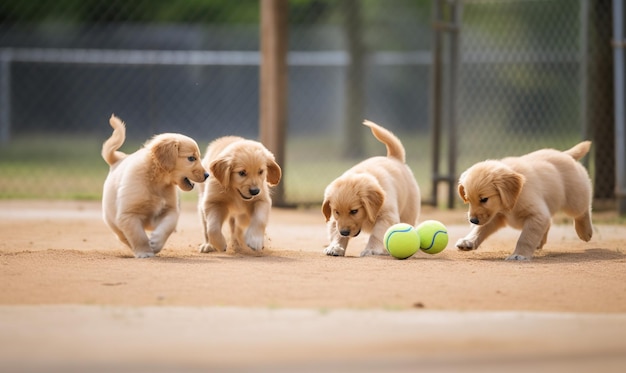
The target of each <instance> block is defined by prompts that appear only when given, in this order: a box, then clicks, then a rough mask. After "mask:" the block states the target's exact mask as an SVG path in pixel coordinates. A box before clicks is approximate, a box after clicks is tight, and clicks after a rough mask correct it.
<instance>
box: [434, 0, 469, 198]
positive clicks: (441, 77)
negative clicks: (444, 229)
mask: <svg viewBox="0 0 626 373" xmlns="http://www.w3.org/2000/svg"><path fill="white" fill-rule="evenodd" d="M444 3H447V4H449V9H447V12H446V9H445V8H444ZM461 6H462V2H461V1H456V0H454V1H441V0H437V1H435V4H434V7H433V8H434V10H433V12H434V24H433V28H434V43H433V44H434V45H433V67H432V69H433V72H432V76H433V78H432V79H433V83H432V91H431V97H432V101H433V109H432V115H433V119H432V134H433V135H432V142H433V144H432V145H433V160H432V161H433V163H432V166H433V167H432V173H433V175H432V181H433V187H432V203H433V204H434V205H435V206H436V205H437V203H438V192H437V189H438V186H439V183H440V182H446V183H447V184H448V204H447V206H448V208H449V209H452V208H454V201H455V199H456V188H455V183H456V177H457V175H456V161H457V142H456V136H457V133H456V132H457V94H458V89H457V88H458V71H459V64H460V56H459V47H460V43H459V34H460V22H461ZM446 13H449V15H448V17H446ZM447 18H449V21H446V19H447ZM444 34H448V35H449V61H448V64H447V69H446V68H445V67H446V63H445V61H444V47H443V45H444V41H443V36H444ZM446 78H447V79H446ZM444 113H447V129H448V133H447V135H448V148H447V150H448V155H447V157H448V159H447V161H448V171H447V175H444V174H442V173H441V171H440V161H441V157H440V156H441V152H442V148H441V136H442V130H443V127H444Z"/></svg>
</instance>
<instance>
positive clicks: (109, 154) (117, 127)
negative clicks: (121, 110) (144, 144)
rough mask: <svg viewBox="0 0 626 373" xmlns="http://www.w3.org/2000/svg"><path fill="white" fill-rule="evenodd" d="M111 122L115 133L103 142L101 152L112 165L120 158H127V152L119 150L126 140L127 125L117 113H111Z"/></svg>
mask: <svg viewBox="0 0 626 373" xmlns="http://www.w3.org/2000/svg"><path fill="white" fill-rule="evenodd" d="M109 124H110V125H111V127H113V134H112V135H111V137H109V139H108V140H107V141H105V142H104V144H102V153H101V154H102V158H104V160H105V161H106V163H108V164H109V166H112V165H114V164H115V163H116V162H117V161H119V160H120V159H124V158H126V153H123V152H120V151H118V150H117V149H119V148H120V147H121V146H122V144H123V143H124V140H126V125H125V124H124V122H122V121H121V120H120V118H118V117H116V116H115V115H111V119H109Z"/></svg>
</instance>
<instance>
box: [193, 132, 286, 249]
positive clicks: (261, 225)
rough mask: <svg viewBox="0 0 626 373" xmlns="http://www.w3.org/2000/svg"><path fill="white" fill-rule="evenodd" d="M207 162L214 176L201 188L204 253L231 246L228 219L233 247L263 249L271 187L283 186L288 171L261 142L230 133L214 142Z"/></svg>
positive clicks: (206, 159)
mask: <svg viewBox="0 0 626 373" xmlns="http://www.w3.org/2000/svg"><path fill="white" fill-rule="evenodd" d="M202 164H203V165H204V166H205V167H207V168H208V169H209V172H210V174H211V176H210V177H209V179H208V180H207V181H206V183H204V185H203V186H202V188H201V189H199V193H200V194H199V201H198V211H199V213H200V217H201V219H202V226H203V228H204V243H203V244H201V245H200V252H203V253H207V252H211V251H225V250H226V249H227V243H226V240H225V238H224V235H223V234H222V226H223V224H224V222H225V221H226V220H227V219H228V221H229V225H230V231H231V242H232V244H233V245H236V246H237V247H240V248H241V247H246V246H247V247H248V248H250V249H252V250H261V249H263V245H264V238H265V227H266V226H267V221H268V219H269V214H270V209H271V207H272V199H271V196H270V186H274V185H276V184H278V183H279V182H280V178H281V175H282V171H281V169H280V166H279V165H278V164H277V163H276V160H275V158H274V155H273V154H272V153H271V152H270V151H269V150H267V149H266V148H265V147H264V146H263V145H262V144H261V143H260V142H257V141H252V140H246V139H244V138H241V137H237V136H226V137H222V138H219V139H217V140H215V141H213V142H212V143H210V144H209V146H208V148H207V150H206V154H205V157H204V159H203V160H202ZM244 232H245V233H244Z"/></svg>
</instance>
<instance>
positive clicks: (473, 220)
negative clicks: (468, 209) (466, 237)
mask: <svg viewBox="0 0 626 373" xmlns="http://www.w3.org/2000/svg"><path fill="white" fill-rule="evenodd" d="M470 223H472V224H476V225H478V223H479V220H478V218H476V217H474V218H470Z"/></svg>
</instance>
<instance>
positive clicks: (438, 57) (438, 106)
mask: <svg viewBox="0 0 626 373" xmlns="http://www.w3.org/2000/svg"><path fill="white" fill-rule="evenodd" d="M441 14H442V2H441V1H440V0H435V1H434V4H433V64H432V67H431V69H432V73H431V74H432V83H431V92H430V97H431V100H432V104H431V110H430V111H431V115H432V145H433V153H432V157H433V160H432V161H433V163H432V170H431V171H432V197H431V199H432V203H433V205H434V206H435V207H436V206H437V204H438V200H439V193H438V191H437V189H438V186H439V154H440V152H441V147H440V145H441V113H442V102H441V99H442V81H443V77H442V75H443V74H442V65H443V58H442V46H441V45H442V39H443V36H442V32H443V31H442V29H441V27H440V23H441V21H442V20H441Z"/></svg>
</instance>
